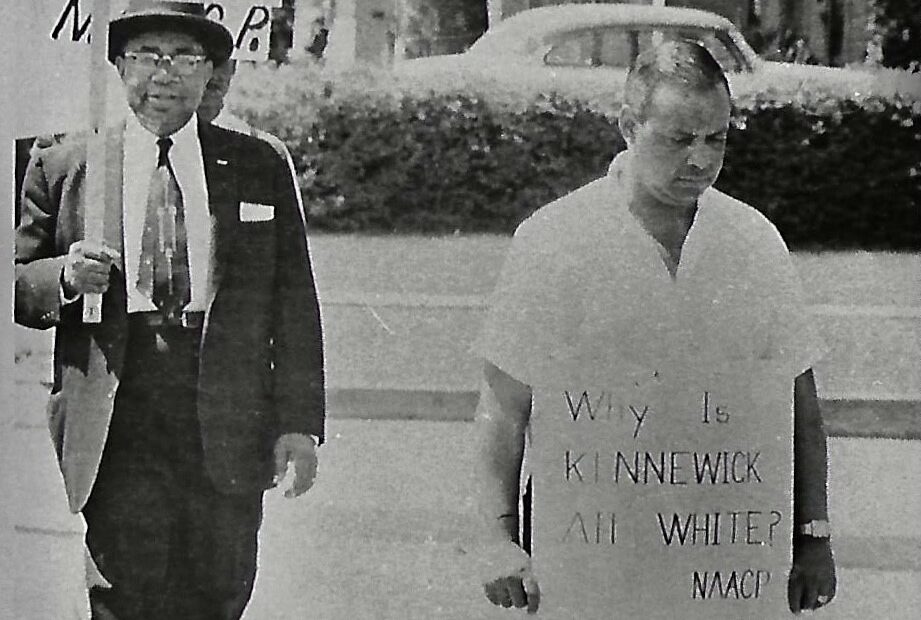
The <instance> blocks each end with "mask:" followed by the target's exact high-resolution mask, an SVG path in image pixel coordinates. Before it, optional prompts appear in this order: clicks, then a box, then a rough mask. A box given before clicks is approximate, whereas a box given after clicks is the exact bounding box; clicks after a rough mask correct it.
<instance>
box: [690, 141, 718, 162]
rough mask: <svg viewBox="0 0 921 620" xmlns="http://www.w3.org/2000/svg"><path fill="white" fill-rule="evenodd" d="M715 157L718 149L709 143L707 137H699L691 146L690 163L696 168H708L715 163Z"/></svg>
mask: <svg viewBox="0 0 921 620" xmlns="http://www.w3.org/2000/svg"><path fill="white" fill-rule="evenodd" d="M715 157H716V149H715V148H713V146H711V145H710V144H707V141H706V139H704V138H697V139H696V140H694V142H693V143H692V144H691V148H690V150H689V152H688V164H690V165H691V166H694V167H695V168H699V169H701V170H706V169H707V168H709V167H710V166H711V165H712V164H713V160H714V158H715Z"/></svg>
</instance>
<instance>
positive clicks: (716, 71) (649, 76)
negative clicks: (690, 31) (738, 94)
mask: <svg viewBox="0 0 921 620" xmlns="http://www.w3.org/2000/svg"><path fill="white" fill-rule="evenodd" d="M662 84H671V85H675V86H678V87H679V88H686V89H690V90H692V91H698V92H701V91H709V90H710V89H714V88H720V87H722V88H724V89H725V90H726V94H727V95H729V98H730V100H731V99H732V91H731V89H730V88H729V81H728V80H727V79H726V73H725V72H724V71H723V68H722V67H721V66H720V64H719V63H718V62H717V61H716V59H715V58H713V55H712V54H711V53H710V52H709V50H707V48H706V47H704V46H703V45H701V44H700V43H699V42H697V41H693V40H690V39H674V40H668V41H664V42H663V43H660V44H659V45H656V46H654V47H651V48H649V49H647V50H645V51H643V52H642V53H641V54H639V55H638V56H637V58H636V62H635V63H634V65H633V67H632V68H631V69H630V72H629V73H628V74H627V82H626V85H625V86H624V105H626V106H628V107H630V108H631V109H632V110H634V112H635V113H636V115H637V118H638V119H640V120H644V119H645V118H646V113H647V111H648V108H649V104H650V103H651V102H652V96H653V94H654V93H655V89H656V87H657V86H659V85H662Z"/></svg>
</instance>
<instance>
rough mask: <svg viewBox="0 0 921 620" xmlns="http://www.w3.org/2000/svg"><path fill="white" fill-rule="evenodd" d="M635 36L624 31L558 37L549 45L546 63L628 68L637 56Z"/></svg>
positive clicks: (595, 30) (603, 30)
mask: <svg viewBox="0 0 921 620" xmlns="http://www.w3.org/2000/svg"><path fill="white" fill-rule="evenodd" d="M633 35H634V33H632V32H630V31H628V30H627V29H625V28H622V27H606V28H586V29H583V30H573V31H570V32H562V33H557V34H555V35H554V36H553V37H551V39H550V40H549V41H548V43H549V44H550V50H549V51H548V52H547V53H546V55H545V56H544V63H545V64H547V65H551V66H555V67H621V68H628V67H630V64H631V62H632V59H633V58H634V57H635V56H636V54H635V43H634V42H633V39H634V36H633Z"/></svg>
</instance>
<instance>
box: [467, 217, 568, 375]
mask: <svg viewBox="0 0 921 620" xmlns="http://www.w3.org/2000/svg"><path fill="white" fill-rule="evenodd" d="M545 241H546V240H543V239H542V238H541V236H540V235H535V234H532V233H531V232H530V231H527V230H525V231H523V230H522V229H521V228H519V231H518V232H516V234H515V237H514V238H513V240H512V244H511V247H510V249H509V252H508V255H507V256H506V259H505V264H504V266H503V269H502V273H501V276H500V278H499V281H498V283H497V284H496V288H495V290H494V291H493V294H492V298H491V303H490V307H489V311H488V314H487V316H486V319H485V322H484V325H483V329H482V330H481V333H480V337H479V339H478V340H477V341H476V342H475V344H474V348H473V349H474V353H475V354H476V355H478V356H480V357H482V358H484V359H485V360H488V361H490V362H492V363H493V364H495V365H496V366H497V367H499V368H501V369H502V370H503V371H505V372H506V373H508V374H509V375H511V376H512V377H514V378H515V379H517V380H519V381H521V382H522V383H525V384H527V385H534V384H535V383H538V382H540V379H541V378H542V377H546V376H547V373H549V372H553V369H554V368H556V367H558V364H559V363H560V362H561V361H562V360H563V359H565V358H566V357H567V356H568V355H569V354H568V351H569V350H570V349H571V347H572V342H573V339H574V336H575V333H576V328H577V326H578V317H579V315H580V314H579V303H578V296H577V295H576V294H575V293H576V290H575V288H574V285H573V280H574V278H572V277H570V276H571V275H572V268H571V266H570V264H569V261H568V260H567V256H566V254H565V253H563V252H561V251H558V250H556V249H554V244H552V243H549V244H548V243H546V242H545Z"/></svg>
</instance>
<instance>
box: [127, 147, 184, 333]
mask: <svg viewBox="0 0 921 620" xmlns="http://www.w3.org/2000/svg"><path fill="white" fill-rule="evenodd" d="M172 145H173V141H172V140H171V139H169V138H160V139H159V140H157V147H158V148H159V154H158V157H157V167H156V169H154V172H153V176H152V177H151V179H150V192H149V194H148V196H147V216H146V218H145V220H144V234H143V236H142V237H141V262H140V268H139V270H138V282H137V288H138V290H139V291H141V292H142V293H143V294H144V295H146V296H147V297H149V298H150V300H151V301H153V303H154V305H155V306H156V307H157V309H158V310H159V311H160V312H162V313H163V315H164V317H165V318H166V319H167V320H168V321H170V322H179V320H180V318H181V315H182V310H183V308H185V306H186V304H188V303H189V300H190V299H191V285H190V282H189V256H188V243H187V240H186V228H185V215H184V212H183V211H184V209H183V203H182V192H181V191H180V189H179V183H178V182H177V181H176V175H175V173H174V172H173V167H172V165H171V164H170V161H169V149H170V147H171V146H172Z"/></svg>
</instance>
